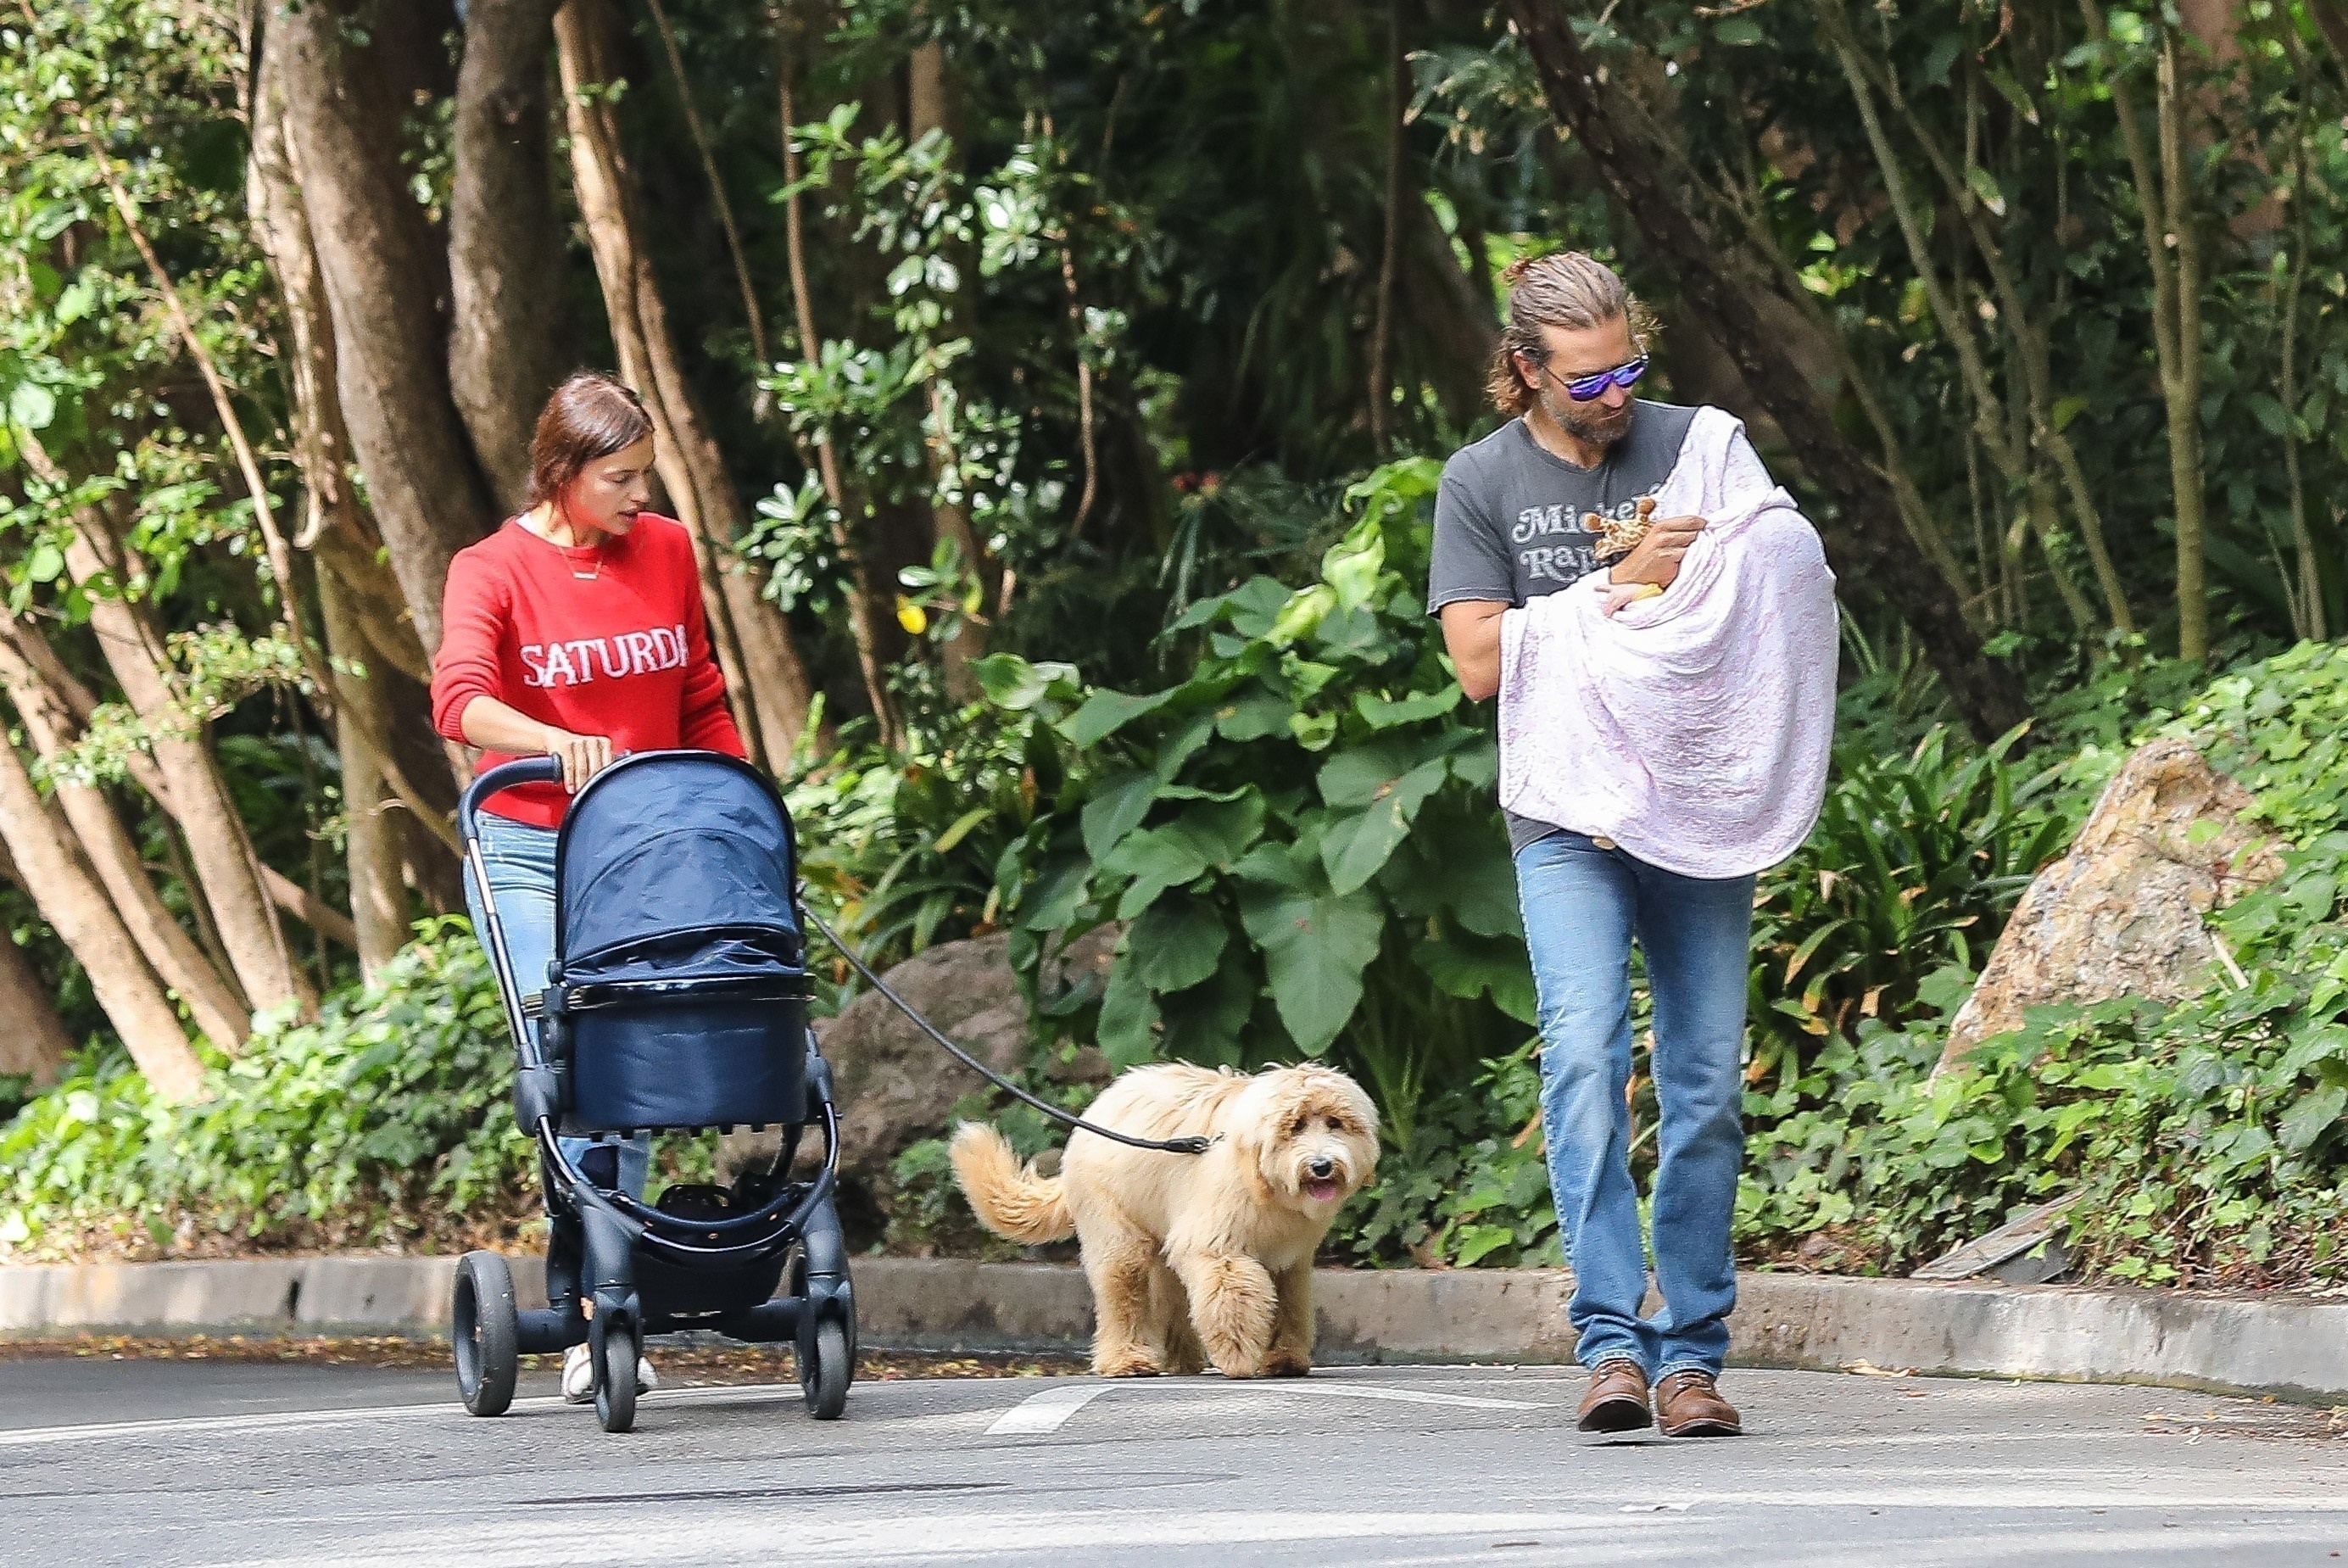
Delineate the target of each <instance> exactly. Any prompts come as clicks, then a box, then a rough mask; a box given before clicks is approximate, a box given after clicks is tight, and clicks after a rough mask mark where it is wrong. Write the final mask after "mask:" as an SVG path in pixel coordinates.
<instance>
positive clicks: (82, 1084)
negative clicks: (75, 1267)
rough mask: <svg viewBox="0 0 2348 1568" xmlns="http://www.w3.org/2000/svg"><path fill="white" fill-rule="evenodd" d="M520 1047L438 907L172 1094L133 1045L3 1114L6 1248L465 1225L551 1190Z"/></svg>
mask: <svg viewBox="0 0 2348 1568" xmlns="http://www.w3.org/2000/svg"><path fill="white" fill-rule="evenodd" d="M512 1078H513V1059H512V1052H511V1049H510V1045H509V1042H508V1037H507V1034H506V1026H505V1019H504V1015H503V1013H502V1012H501V1010H500V1008H499V1002H498V995H497V987H496V984H495V982H494V980H493V979H492V977H491V975H490V973H489V965H488V962H487V961H486V960H485V959H484V958H483V957H482V955H481V952H480V949H479V946H478V945H477V944H475V943H474V941H473V939H472V935H471V933H470V932H469V930H468V929H467V927H466V925H465V923H464V922H462V921H458V920H449V921H442V922H437V923H433V924H431V925H429V926H427V928H425V930H424V932H423V934H422V939H421V940H419V941H417V942H416V943H415V944H411V945H410V946H409V947H408V948H407V949H406V950H405V951H404V952H403V953H401V954H400V955H399V956H398V958H397V959H396V960H395V961H394V962H393V964H392V965H390V967H389V968H388V969H387V970H386V973H385V975H384V976H383V978H382V980H381V982H380V983H379V984H378V985H375V986H372V987H369V988H368V989H366V990H365V991H352V992H346V993H344V994H343V995H340V996H338V997H336V998H335V999H334V1000H333V1001H331V1002H329V1003H328V1004H327V1006H326V1007H325V1010H324V1016H322V1017H321V1018H320V1020H319V1021H318V1022H317V1023H315V1024H310V1025H297V1026H285V1025H282V1024H281V1025H278V1026H273V1027H267V1028H263V1029H261V1030H259V1031H257V1032H256V1033H255V1034H254V1035H253V1037H252V1039H251V1040H250V1041H249V1042H248V1043H247V1046H246V1048H245V1051H244V1054H243V1055H242V1056H241V1057H237V1058H236V1059H234V1060H232V1061H230V1060H221V1059H215V1060H214V1062H213V1063H212V1065H211V1071H210V1073H209V1074H208V1077H207V1081H206V1089H207V1098H205V1099H201V1100H199V1101H196V1102H194V1103H191V1104H187V1105H182V1106H170V1105H165V1104H163V1103H162V1102H160V1100H158V1099H155V1098H154V1097H153V1096H152V1095H151V1094H150V1093H149V1090H148V1088H147V1086H146V1082H145V1080H144V1079H143V1078H140V1077H139V1075H138V1074H137V1073H136V1072H134V1071H132V1070H130V1069H129V1067H128V1065H127V1064H125V1063H120V1062H113V1063H109V1064H108V1065H104V1066H101V1067H98V1068H93V1069H91V1070H89V1071H87V1072H85V1073H84V1074H83V1075H82V1076H80V1077H77V1078H72V1079H69V1080H67V1082H65V1083H62V1084H60V1085H58V1086H57V1088H53V1089H51V1090H49V1091H48V1092H47V1093H46V1094H43V1095H41V1096H39V1097H37V1098H36V1099H33V1100H32V1101H31V1102H30V1103H29V1104H27V1105H26V1108H25V1109H24V1110H23V1111H22V1112H21V1113H20V1114H19V1115H18V1116H17V1117H16V1118H15V1120H14V1121H12V1122H10V1123H9V1124H7V1125H6V1126H5V1128H0V1253H11V1254H15V1255H18V1256H26V1257H40V1256H48V1255H58V1254H63V1253H67V1252H83V1253H88V1252H101V1251H128V1252H131V1253H148V1252H160V1251H179V1252H205V1251H214V1250H232V1249H236V1250H242V1249H251V1248H255V1247H258V1248H263V1249H266V1248H283V1247H294V1248H310V1247H317V1246H366V1247H372V1246H380V1245H386V1244H411V1243H415V1244H424V1245H427V1246H429V1245H443V1244H454V1243H456V1242H458V1241H459V1240H461V1239H462V1238H464V1237H465V1236H468V1235H470V1234H473V1233H499V1234H501V1233H505V1232H506V1231H507V1230H509V1229H510V1227H511V1226H512V1225H513V1224H514V1223H516V1222H518V1221H519V1220H520V1217H521V1216H523V1215H525V1214H528V1213H530V1212H533V1211H534V1210H535V1208H536V1205H537V1195H536V1181H535V1174H534V1171H533V1170H532V1167H531V1161H530V1144H529V1142H528V1140H525V1139H524V1138H522V1136H521V1135H520V1133H519V1132H517V1131H516V1130H514V1126H513V1121H512V1118H511V1117H510V1115H507V1114H505V1113H504V1103H505V1100H506V1097H507V1095H508V1093H509V1092H510V1088H511V1084H512Z"/></svg>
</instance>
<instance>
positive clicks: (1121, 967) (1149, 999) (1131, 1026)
mask: <svg viewBox="0 0 2348 1568" xmlns="http://www.w3.org/2000/svg"><path fill="white" fill-rule="evenodd" d="M1118 948H1119V952H1118V955H1117V965H1116V967H1114V968H1112V969H1111V970H1110V971H1109V973H1108V990H1107V992H1106V993H1105V994H1104V995H1102V997H1101V1010H1100V1049H1101V1055H1102V1056H1104V1057H1107V1058H1108V1065H1109V1066H1111V1067H1113V1068H1130V1067H1138V1066H1139V1065H1140V1064H1142V1063H1143V1062H1146V1061H1149V1060H1151V1059H1152V1058H1154V1057H1156V1056H1157V1054H1158V1035H1157V1025H1158V999H1157V998H1156V997H1155V996H1152V995H1150V994H1149V987H1148V985H1144V984H1143V983H1142V980H1141V976H1140V975H1139V974H1138V972H1137V970H1136V966H1135V965H1134V963H1133V961H1132V959H1131V958H1130V957H1129V956H1128V955H1127V954H1125V952H1124V951H1123V948H1124V944H1122V943H1120V944H1118Z"/></svg>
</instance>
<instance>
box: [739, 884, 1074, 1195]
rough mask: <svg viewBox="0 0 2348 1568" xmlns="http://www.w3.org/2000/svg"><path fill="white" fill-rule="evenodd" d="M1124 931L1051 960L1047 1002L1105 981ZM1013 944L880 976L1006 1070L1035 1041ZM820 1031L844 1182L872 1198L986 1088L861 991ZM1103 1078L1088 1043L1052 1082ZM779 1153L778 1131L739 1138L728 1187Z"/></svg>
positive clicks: (958, 949) (929, 958)
mask: <svg viewBox="0 0 2348 1568" xmlns="http://www.w3.org/2000/svg"><path fill="white" fill-rule="evenodd" d="M1120 929H1121V928H1120V927H1117V926H1115V925H1107V926H1103V927H1101V928H1100V929H1098V930H1097V931H1093V932H1090V933H1088V934H1086V935H1085V936H1083V937H1081V938H1079V939H1078V940H1077V941H1076V943H1075V944H1072V945H1071V946H1070V947H1069V948H1068V950H1067V951H1066V953H1064V954H1055V955H1053V956H1052V957H1051V958H1048V959H1046V961H1045V965H1044V975H1043V981H1044V989H1045V995H1047V996H1050V995H1059V994H1061V993H1063V992H1065V991H1066V989H1067V988H1068V987H1070V986H1072V985H1076V984H1077V983H1079V982H1080V981H1081V980H1083V979H1084V978H1086V977H1087V976H1094V977H1097V978H1098V979H1103V980H1105V979H1106V976H1107V969H1108V965H1109V962H1110V959H1111V957H1112V955H1113V954H1114V953H1115V951H1116V948H1117V936H1118V934H1119V932H1120ZM1010 945H1011V941H1010V938H1009V936H1007V935H1005V934H1001V933H997V934H994V935H991V936H979V937H973V938H971V939H969V940H967V941H963V942H942V943H940V944H937V945H936V946H934V947H931V948H928V949H925V950H924V951H922V952H921V953H919V954H915V955H914V956H913V957H911V958H909V959H907V960H906V961H905V962H904V963H902V964H900V965H896V966H895V967H894V968H891V969H889V970H887V971H885V972H884V973H883V974H882V975H881V978H882V979H884V980H886V981H887V982H888V983H889V987H890V989H891V990H893V991H895V992H896V993H897V994H898V995H900V996H902V997H903V998H904V999H905V1000H906V1001H907V1002H908V1003H909V1004H911V1006H913V1008H914V1009H915V1010H916V1011H918V1012H920V1013H921V1014H922V1016H924V1017H926V1018H928V1019H929V1020H930V1022H931V1023H932V1024H935V1025H936V1026H938V1027H939V1028H940V1029H941V1030H942V1031H944V1033H945V1034H946V1035H947V1036H948V1037H950V1038H952V1039H953V1041H954V1043H955V1044H957V1045H959V1046H961V1047H963V1049H964V1050H966V1051H968V1052H969V1053H970V1054H971V1055H972V1056H973V1057H977V1058H978V1059H979V1060H980V1061H983V1062H984V1063H985V1064H986V1065H987V1066H988V1067H990V1068H994V1070H995V1071H997V1072H1000V1073H1009V1072H1011V1071H1013V1070H1014V1069H1016V1068H1020V1067H1023V1066H1025V1064H1026V1061H1027V1057H1028V1045H1029V1040H1030V1037H1031V1031H1030V1028H1029V1025H1028V1017H1027V1000H1026V998H1025V996H1023V995H1020V992H1019V982H1018V979H1017V977H1016V976H1015V975H1014V974H1013V973H1012V968H1011V959H1010ZM815 1031H816V1038H817V1039H818V1040H819V1042H820V1043H821V1045H822V1047H823V1054H824V1056H825V1057H827V1058H829V1060H830V1062H831V1074H832V1085H833V1090H834V1093H835V1094H836V1095H837V1096H838V1099H839V1122H840V1138H839V1170H840V1174H841V1175H842V1176H843V1177H846V1178H849V1179H850V1180H853V1181H857V1182H859V1183H860V1184H862V1185H863V1186H864V1187H865V1189H866V1190H867V1191H871V1190H873V1189H875V1188H879V1187H885V1186H886V1185H887V1182H888V1176H889V1168H890V1165H891V1162H892V1161H895V1160H896V1158H897V1156H898V1155H900V1154H901V1153H903V1152H904V1150H906V1149H907V1148H908V1147H909V1146H911V1145H912V1144H914V1143H917V1142H919V1141H921V1140H922V1139H924V1138H936V1137H942V1135H944V1133H945V1132H946V1131H947V1130H948V1127H947V1122H948V1120H949V1119H950V1117H951V1116H952V1114H953V1107H954V1102H955V1101H957V1100H959V1099H962V1097H963V1096H964V1095H966V1094H969V1093H970V1092H972V1091H973V1089H983V1088H985V1087H986V1081H985V1080H984V1079H983V1078H980V1077H979V1076H978V1075H977V1074H976V1073H974V1072H973V1071H971V1070H970V1068H966V1067H964V1066H963V1065H962V1064H961V1063H960V1062H958V1061H956V1060H954V1059H953V1057H950V1056H948V1055H947V1054H946V1053H945V1052H944V1051H943V1050H942V1049H941V1048H940V1047H938V1045H937V1044H936V1042H934V1041H932V1039H931V1038H930V1037H928V1036H926V1035H924V1034H922V1032H921V1030H920V1029H918V1028H916V1027H915V1026H914V1025H913V1023H912V1021H911V1019H909V1018H907V1017H906V1016H904V1015H903V1014H901V1013H900V1012H898V1011H897V1009H896V1008H895V1007H893V1006H891V1005H890V1002H889V999H888V998H887V997H885V996H883V995H880V992H878V991H871V990H868V991H866V992H864V993H863V994H862V995H859V996H858V997H857V998H856V999H855V1000H854V1001H852V1002H850V1003H849V1005H848V1006H846V1007H844V1008H842V1009H841V1010H840V1014H839V1016H838V1017H836V1018H826V1019H819V1020H818V1021H817V1023H816V1026H815ZM1108 1076H1109V1075H1108V1066H1107V1062H1106V1061H1104V1060H1102V1059H1101V1057H1100V1053H1099V1052H1098V1051H1097V1050H1094V1049H1092V1048H1091V1047H1086V1048H1085V1049H1083V1050H1081V1051H1079V1052H1078V1053H1077V1055H1076V1060H1075V1061H1074V1062H1071V1063H1066V1064H1063V1065H1061V1066H1060V1067H1058V1068H1056V1069H1055V1070H1054V1071H1053V1074H1052V1077H1053V1078H1055V1079H1056V1081H1059V1082H1064V1083H1076V1082H1102V1083H1105V1082H1107V1079H1108ZM777 1147H778V1139H777V1138H776V1137H775V1136H774V1135H771V1134H758V1133H736V1134H733V1135H732V1136H731V1137H729V1138H728V1139H727V1140H726V1143H725V1147H724V1149H723V1150H721V1152H720V1155H719V1160H718V1165H719V1172H720V1177H721V1180H729V1181H730V1180H731V1179H732V1177H733V1174H734V1173H735V1172H736V1171H738V1170H739V1169H740V1168H741V1166H742V1164H743V1163H744V1162H747V1161H753V1160H756V1161H771V1160H772V1159H773V1157H774V1150H776V1148H777ZM815 1147H821V1145H820V1143H817V1144H816V1145H815Z"/></svg>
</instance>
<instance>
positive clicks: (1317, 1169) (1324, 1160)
mask: <svg viewBox="0 0 2348 1568" xmlns="http://www.w3.org/2000/svg"><path fill="white" fill-rule="evenodd" d="M1304 1171H1305V1173H1306V1174H1307V1175H1309V1176H1311V1177H1312V1178H1313V1180H1314V1181H1325V1180H1326V1179H1327V1178H1329V1177H1331V1176H1333V1175H1334V1174H1336V1171H1337V1162H1336V1161H1334V1160H1332V1159H1330V1158H1329V1157H1328V1156H1327V1155H1325V1154H1319V1155H1315V1156H1313V1158H1312V1159H1310V1160H1308V1161H1305V1162H1304Z"/></svg>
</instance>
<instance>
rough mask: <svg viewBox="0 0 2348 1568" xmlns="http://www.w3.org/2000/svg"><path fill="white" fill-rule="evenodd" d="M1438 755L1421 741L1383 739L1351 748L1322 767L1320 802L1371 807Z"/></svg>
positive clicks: (1390, 736)
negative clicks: (1410, 774)
mask: <svg viewBox="0 0 2348 1568" xmlns="http://www.w3.org/2000/svg"><path fill="white" fill-rule="evenodd" d="M1430 755H1432V756H1434V757H1435V758H1436V760H1437V763H1438V765H1439V764H1440V763H1441V761H1442V756H1441V753H1440V752H1439V751H1437V750H1436V749H1435V748H1432V747H1430V746H1429V745H1428V744H1427V742H1426V740H1425V739H1424V738H1416V737H1412V736H1405V735H1382V736H1380V737H1379V738H1377V739H1375V740H1373V741H1371V742H1369V743H1368V744H1367V745H1365V746H1349V747H1347V748H1345V749H1344V750H1343V751H1340V752H1337V753H1335V754H1334V755H1333V756H1332V757H1331V758H1329V760H1328V761H1326V762H1323V764H1322V765H1321V772H1320V775H1319V782H1320V785H1321V799H1323V800H1326V801H1328V802H1329V804H1331V805H1332V806H1368V805H1372V804H1375V802H1376V801H1378V800H1381V799H1384V798H1385V796H1386V795H1387V794H1388V793H1389V792H1391V791H1392V790H1393V789H1394V787H1395V785H1396V784H1398V783H1400V782H1401V780H1402V777H1403V775H1404V774H1406V773H1408V772H1409V771H1410V770H1411V769H1415V768H1416V767H1418V766H1419V765H1420V764H1421V763H1423V762H1425V761H1426V760H1427V758H1428V757H1429V756H1430Z"/></svg>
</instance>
